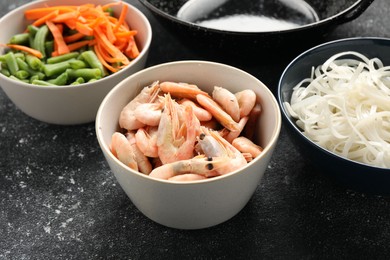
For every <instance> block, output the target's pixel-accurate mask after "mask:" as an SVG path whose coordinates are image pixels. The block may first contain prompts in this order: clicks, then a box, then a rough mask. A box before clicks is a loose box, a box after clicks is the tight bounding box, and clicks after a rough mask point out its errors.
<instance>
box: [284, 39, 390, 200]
mask: <svg viewBox="0 0 390 260" xmlns="http://www.w3.org/2000/svg"><path fill="white" fill-rule="evenodd" d="M389 51H390V39H387V38H378V37H358V38H347V39H340V40H335V41H331V42H327V43H323V44H321V45H318V46H316V47H313V48H312V49H309V50H307V51H305V52H303V53H302V54H300V55H299V56H297V57H296V58H295V59H294V60H293V61H291V63H290V64H289V65H288V66H287V67H286V69H285V70H284V72H283V74H282V76H281V78H280V81H279V86H278V100H279V104H280V107H281V111H282V116H283V119H284V121H283V122H285V126H286V129H287V130H288V133H289V136H290V137H291V140H292V141H293V142H294V143H295V144H296V146H297V147H298V149H299V151H300V152H301V154H302V155H303V157H305V158H307V161H308V162H311V163H312V164H313V166H314V167H315V168H317V169H318V171H319V172H320V173H323V174H324V175H326V176H328V177H329V178H330V179H331V180H333V181H334V183H335V184H340V186H341V187H344V188H348V189H353V190H356V191H360V192H364V193H369V194H380V195H389V194H390V189H389V185H390V170H389V168H390V150H389V148H390V138H389V110H390V107H389V104H390V94H389V89H390V81H389V76H388V75H389V73H390V71H389V68H390V67H389V65H390V57H389V55H387V54H388V53H389Z"/></svg>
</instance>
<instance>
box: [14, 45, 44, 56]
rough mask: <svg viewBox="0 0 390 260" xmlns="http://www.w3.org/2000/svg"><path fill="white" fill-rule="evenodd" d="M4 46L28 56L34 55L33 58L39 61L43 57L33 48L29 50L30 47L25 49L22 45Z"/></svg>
mask: <svg viewBox="0 0 390 260" xmlns="http://www.w3.org/2000/svg"><path fill="white" fill-rule="evenodd" d="M6 46H8V47H9V48H12V49H15V50H19V51H24V52H27V53H30V54H32V55H34V56H35V57H37V58H39V59H42V57H43V55H42V53H41V52H40V51H38V50H35V49H33V48H30V47H27V46H24V45H19V44H6Z"/></svg>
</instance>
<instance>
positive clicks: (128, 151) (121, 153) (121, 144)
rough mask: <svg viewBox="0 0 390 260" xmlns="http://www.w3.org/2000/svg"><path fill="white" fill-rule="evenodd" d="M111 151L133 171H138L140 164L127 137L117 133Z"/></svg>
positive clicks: (112, 139) (113, 138)
mask: <svg viewBox="0 0 390 260" xmlns="http://www.w3.org/2000/svg"><path fill="white" fill-rule="evenodd" d="M110 150H111V152H112V154H113V155H114V156H115V157H116V158H118V159H119V161H121V162H122V163H124V164H125V165H126V166H128V167H130V168H131V169H133V170H136V171H138V164H137V161H136V160H135V155H134V151H133V149H132V147H131V144H130V142H129V140H127V138H126V136H124V135H123V134H121V133H119V132H115V133H114V134H113V135H112V137H111V145H110Z"/></svg>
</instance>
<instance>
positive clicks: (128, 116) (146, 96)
mask: <svg viewBox="0 0 390 260" xmlns="http://www.w3.org/2000/svg"><path fill="white" fill-rule="evenodd" d="M159 91H160V87H159V83H158V81H155V82H153V84H152V85H150V86H147V87H144V88H143V89H142V90H141V92H140V93H139V94H138V95H137V96H136V97H135V98H134V99H132V100H131V101H130V102H129V103H128V104H127V105H126V106H125V107H124V108H123V109H122V111H121V113H120V116H119V126H120V127H121V128H124V129H127V130H135V129H138V128H140V127H143V126H144V123H142V122H140V121H138V120H137V119H136V117H135V115H134V110H135V109H136V107H137V106H138V105H140V104H143V103H150V102H153V101H154V100H155V99H156V98H157V96H158V93H159Z"/></svg>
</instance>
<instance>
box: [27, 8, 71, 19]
mask: <svg viewBox="0 0 390 260" xmlns="http://www.w3.org/2000/svg"><path fill="white" fill-rule="evenodd" d="M75 9H76V7H75V6H53V7H42V8H35V9H30V10H26V11H25V12H24V16H25V17H26V19H28V20H36V19H39V18H41V17H43V16H45V15H47V14H49V13H51V12H53V11H56V10H57V11H59V12H60V13H62V12H70V11H73V10H75Z"/></svg>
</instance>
